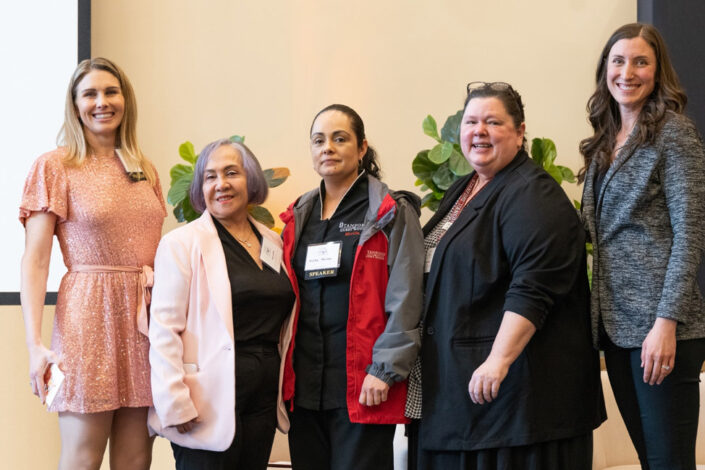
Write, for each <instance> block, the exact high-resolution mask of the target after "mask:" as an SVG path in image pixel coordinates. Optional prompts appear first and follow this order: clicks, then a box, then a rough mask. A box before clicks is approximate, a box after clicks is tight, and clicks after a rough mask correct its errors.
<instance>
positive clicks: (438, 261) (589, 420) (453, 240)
mask: <svg viewBox="0 0 705 470" xmlns="http://www.w3.org/2000/svg"><path fill="white" fill-rule="evenodd" d="M524 127H525V125H524V110H523V104H522V102H521V98H520V96H519V94H518V93H517V92H516V91H515V90H514V89H513V88H512V87H511V86H510V85H508V84H506V83H483V82H479V83H478V82H474V83H471V84H469V85H468V96H467V99H466V103H465V113H464V116H463V120H462V123H461V129H460V134H461V147H462V150H463V153H464V155H465V157H466V158H467V160H468V161H469V163H470V164H471V165H472V166H473V168H474V169H475V171H474V172H472V173H471V174H470V175H468V176H467V177H464V178H462V179H460V180H459V181H458V182H456V183H455V184H454V185H453V186H452V187H451V188H450V189H449V190H448V191H447V193H446V195H445V198H444V199H443V201H442V202H441V205H440V208H439V210H438V212H436V214H435V216H434V217H433V218H432V219H431V220H430V221H429V223H428V224H427V225H426V227H425V228H424V233H425V235H426V239H425V242H426V253H427V266H428V267H429V268H430V271H429V273H428V281H427V285H426V300H425V311H424V315H425V317H424V329H423V339H422V352H421V365H422V396H423V398H422V417H421V421H420V426H419V455H418V466H419V468H422V469H444V470H447V469H478V470H494V469H500V468H502V469H504V468H511V469H522V470H532V469H535V470H539V469H540V470H559V469H567V468H570V469H573V470H580V469H584V470H589V469H590V468H591V463H592V430H593V429H594V428H595V427H597V426H598V425H599V424H600V423H601V422H602V420H603V419H604V404H603V401H602V394H601V390H600V379H599V359H598V355H597V351H596V350H594V349H593V348H592V345H591V342H590V324H589V310H588V296H589V291H588V283H587V276H586V264H585V238H584V235H583V231H582V228H581V226H580V220H579V218H578V216H577V214H576V212H575V209H573V207H572V205H571V203H570V202H569V200H568V198H567V197H566V195H565V193H564V192H563V190H562V189H561V188H560V186H559V185H558V184H557V183H556V182H555V181H554V180H553V179H552V178H551V177H550V176H549V175H548V174H547V173H546V172H545V171H543V170H542V169H540V168H539V167H537V166H536V165H535V164H534V162H533V161H532V160H531V159H529V157H528V155H527V153H526V151H525V139H524Z"/></svg>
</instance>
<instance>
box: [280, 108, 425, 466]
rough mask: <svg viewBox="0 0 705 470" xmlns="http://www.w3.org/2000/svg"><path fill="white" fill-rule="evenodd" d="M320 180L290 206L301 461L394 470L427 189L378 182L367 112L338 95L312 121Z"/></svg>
mask: <svg viewBox="0 0 705 470" xmlns="http://www.w3.org/2000/svg"><path fill="white" fill-rule="evenodd" d="M311 155H312V157H313V167H314V169H315V170H316V172H317V173H318V174H319V175H320V176H321V178H322V181H321V184H320V187H319V188H317V189H314V190H312V191H310V192H308V193H306V194H304V195H303V196H301V197H300V198H299V199H298V200H297V201H296V202H294V203H293V204H292V205H291V206H290V207H289V208H288V210H287V211H286V212H284V213H283V214H282V215H281V218H282V220H283V221H284V223H285V224H286V226H285V227H284V231H283V233H282V237H283V239H284V262H285V263H286V264H287V268H288V272H289V276H290V278H291V283H292V285H293V286H294V292H295V293H296V297H297V307H296V313H295V317H294V330H293V334H294V338H293V340H292V342H291V345H290V347H289V350H288V351H287V352H286V361H285V364H284V378H283V384H282V387H283V398H284V400H288V404H289V410H290V420H291V429H290V432H289V447H290V450H291V459H292V464H293V468H294V469H305V470H311V469H314V470H317V469H321V470H323V469H333V468H334V469H351V470H352V469H355V470H365V469H372V468H374V469H390V470H391V469H392V468H393V450H392V440H393V438H394V429H395V426H394V425H395V424H399V423H405V422H406V418H405V417H404V403H405V400H406V378H407V376H408V374H409V370H410V368H411V366H412V365H413V362H414V360H415V358H416V355H417V352H418V348H419V334H418V331H417V326H418V323H419V318H420V315H421V308H422V292H423V290H422V284H423V256H421V254H422V253H423V235H422V232H421V228H420V225H419V221H418V215H419V212H418V204H419V201H418V197H416V196H414V195H412V194H409V193H403V192H393V191H390V190H389V189H388V188H387V186H386V185H385V184H383V183H382V182H380V181H379V179H378V176H379V166H378V164H377V162H376V160H375V152H374V150H373V149H372V148H371V147H369V146H368V144H367V140H366V139H365V130H364V125H363V122H362V119H361V118H360V116H359V115H358V114H357V113H356V112H355V111H354V110H353V109H351V108H349V107H348V106H344V105H339V104H334V105H330V106H328V107H326V108H324V109H323V110H322V111H320V112H319V113H318V114H317V115H316V117H315V118H314V120H313V124H312V125H311Z"/></svg>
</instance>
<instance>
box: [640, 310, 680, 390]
mask: <svg viewBox="0 0 705 470" xmlns="http://www.w3.org/2000/svg"><path fill="white" fill-rule="evenodd" d="M676 324H677V323H676V321H675V320H671V319H668V318H661V317H659V318H657V319H656V321H655V322H654V326H653V328H651V331H649V334H648V335H646V339H644V342H643V343H642V345H641V367H643V368H644V383H648V384H649V385H654V384H657V385H661V382H663V379H665V378H666V376H667V375H668V374H670V373H671V371H672V370H673V365H674V364H675V360H676Z"/></svg>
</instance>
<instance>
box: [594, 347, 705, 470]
mask: <svg viewBox="0 0 705 470" xmlns="http://www.w3.org/2000/svg"><path fill="white" fill-rule="evenodd" d="M602 340H603V344H604V345H605V346H604V350H605V363H606V365H607V374H608V376H609V378H610V384H611V385H612V390H613V391H614V396H615V399H616V401H617V406H618V407H619V412H620V414H621V415H622V418H623V419H624V423H625V424H626V425H627V430H628V431H629V437H630V438H631V440H632V443H633V444H634V447H635V448H636V451H637V454H638V455H639V461H640V462H641V468H642V469H644V470H695V468H696V467H695V439H696V437H697V432H698V410H699V408H700V391H699V382H700V380H699V379H700V368H701V367H702V364H703V360H705V339H694V340H684V341H678V342H677V343H676V360H675V365H674V367H673V370H672V371H671V373H670V374H669V375H668V376H666V378H665V379H664V380H663V382H662V383H661V385H649V384H647V383H644V380H643V376H644V369H642V367H641V348H635V349H624V348H620V347H618V346H616V345H614V344H613V343H612V342H611V341H609V338H606V335H604V336H603V338H602Z"/></svg>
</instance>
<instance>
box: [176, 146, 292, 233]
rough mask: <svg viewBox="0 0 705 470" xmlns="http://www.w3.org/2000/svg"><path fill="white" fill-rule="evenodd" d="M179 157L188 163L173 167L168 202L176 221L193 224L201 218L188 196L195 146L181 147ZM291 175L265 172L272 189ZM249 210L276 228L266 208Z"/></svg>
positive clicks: (273, 170)
mask: <svg viewBox="0 0 705 470" xmlns="http://www.w3.org/2000/svg"><path fill="white" fill-rule="evenodd" d="M230 140H231V141H233V142H244V141H245V138H244V137H243V136H239V135H234V136H232V137H230ZM179 155H180V156H181V158H182V159H183V160H185V161H186V164H184V163H177V164H176V165H174V166H173V167H171V170H170V171H169V175H170V176H171V186H170V187H169V193H168V194H167V197H166V200H167V202H168V203H169V204H171V205H172V206H174V217H176V220H178V221H179V222H191V221H192V220H195V219H197V218H198V217H199V216H200V214H199V213H198V212H196V210H195V209H194V208H193V206H191V200H190V199H189V195H188V192H189V187H190V186H191V181H192V180H193V172H194V169H195V168H196V161H197V160H198V155H196V152H195V150H194V148H193V144H192V143H191V142H188V141H186V142H184V143H183V144H181V145H180V146H179ZM289 175H290V172H289V169H288V168H268V169H266V170H264V176H265V178H266V180H267V185H268V186H269V187H270V188H276V187H277V186H279V185H280V184H282V183H283V182H284V181H286V179H287V178H288V177H289ZM248 210H249V212H250V214H251V215H252V217H254V219H255V220H258V221H260V222H262V223H263V224H264V225H266V226H267V227H269V228H273V227H274V217H273V216H272V213H271V212H269V210H267V209H266V208H264V207H262V206H250V207H248Z"/></svg>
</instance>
